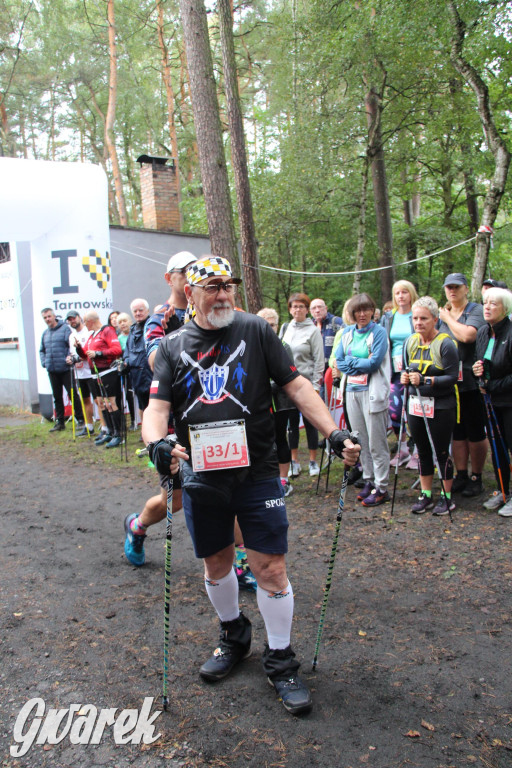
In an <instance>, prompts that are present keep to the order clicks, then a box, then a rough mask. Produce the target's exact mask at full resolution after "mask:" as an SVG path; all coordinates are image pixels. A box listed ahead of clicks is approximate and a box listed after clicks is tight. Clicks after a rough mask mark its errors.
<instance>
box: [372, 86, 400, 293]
mask: <svg viewBox="0 0 512 768" xmlns="http://www.w3.org/2000/svg"><path fill="white" fill-rule="evenodd" d="M380 102H381V99H380V97H379V95H378V94H377V92H376V91H375V90H374V89H373V88H370V89H369V91H368V93H367V95H366V99H365V103H366V116H367V121H368V152H369V156H370V159H371V164H372V165H371V167H372V183H373V198H374V205H375V217H376V219H377V239H378V243H379V253H380V257H379V265H380V266H381V267H387V269H383V270H382V271H381V273H380V285H381V302H382V304H384V303H385V302H386V301H389V300H390V299H391V294H392V287H393V283H394V282H395V268H394V266H391V265H393V234H392V229H391V213H390V210H389V196H388V182H387V178H386V162H385V159H384V148H383V146H382V136H381V129H380V122H381V103H380Z"/></svg>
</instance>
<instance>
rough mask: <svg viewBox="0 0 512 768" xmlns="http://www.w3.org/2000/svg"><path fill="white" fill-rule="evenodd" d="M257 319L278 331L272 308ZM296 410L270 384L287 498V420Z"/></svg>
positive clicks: (285, 346)
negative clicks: (261, 319) (262, 320)
mask: <svg viewBox="0 0 512 768" xmlns="http://www.w3.org/2000/svg"><path fill="white" fill-rule="evenodd" d="M257 314H258V316H259V317H262V318H263V319H264V320H266V321H267V323H269V325H271V326H272V328H273V330H274V331H275V333H277V331H278V330H279V315H278V314H277V312H276V310H275V309H272V307H263V309H260V311H259V312H258V313H257ZM283 346H284V348H285V349H286V351H287V352H288V354H289V355H290V359H291V361H292V362H293V355H292V351H291V349H290V347H289V346H288V344H286V342H284V341H283ZM295 410H296V408H295V405H294V404H293V402H292V401H291V400H290V398H289V397H288V395H287V394H286V392H285V391H284V390H283V389H282V388H281V387H278V386H277V384H276V383H275V382H274V381H273V382H272V411H273V414H274V429H275V434H276V449H277V461H278V463H279V475H280V477H281V485H282V486H283V491H284V495H285V496H289V495H290V493H291V492H292V491H293V487H292V485H291V484H290V481H289V480H288V470H289V468H290V461H291V457H292V455H291V451H290V445H289V443H288V420H289V419H290V417H291V416H292V415H293V413H294V411H295Z"/></svg>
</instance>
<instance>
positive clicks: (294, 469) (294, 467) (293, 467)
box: [288, 459, 301, 477]
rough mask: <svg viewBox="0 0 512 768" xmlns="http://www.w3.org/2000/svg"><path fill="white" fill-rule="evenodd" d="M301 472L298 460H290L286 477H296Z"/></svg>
mask: <svg viewBox="0 0 512 768" xmlns="http://www.w3.org/2000/svg"><path fill="white" fill-rule="evenodd" d="M300 473H301V466H300V464H299V462H298V461H293V459H292V460H291V462H290V469H289V470H288V477H298V476H299V475H300Z"/></svg>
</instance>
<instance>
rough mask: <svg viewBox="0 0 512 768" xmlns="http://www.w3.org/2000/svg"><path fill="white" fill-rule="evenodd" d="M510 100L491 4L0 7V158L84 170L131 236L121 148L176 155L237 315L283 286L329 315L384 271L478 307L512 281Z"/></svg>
mask: <svg viewBox="0 0 512 768" xmlns="http://www.w3.org/2000/svg"><path fill="white" fill-rule="evenodd" d="M226 12H227V13H228V16H226ZM191 14H192V16H194V15H195V21H196V22H197V23H198V24H199V26H198V27H196V29H194V27H193V24H192V25H191V24H190V23H189V22H190V15H191ZM203 18H204V24H205V29H206V35H207V41H208V43H209V46H208V49H209V50H208V51H206V52H204V51H203V54H204V56H203V60H199V61H198V60H197V59H196V58H194V59H193V46H194V42H197V39H198V38H199V37H200V32H198V31H197V30H198V29H200V25H201V24H202V20H203ZM226 18H229V23H228V24H227V25H226ZM227 27H229V29H228V28H227ZM187 36H188V39H187ZM191 46H192V47H191ZM230 46H232V51H233V52H234V58H232V60H231V64H234V73H235V78H236V87H235V91H236V94H235V96H236V98H235V107H236V104H237V103H238V106H239V112H240V120H241V121H243V131H242V141H241V149H240V143H239V144H238V148H237V145H236V143H235V139H236V120H235V122H233V119H232V118H233V115H235V118H236V110H235V111H234V112H233V93H232V88H231V89H230V79H229V76H230V72H229V67H230V58H229V50H230ZM210 52H211V59H210V61H208V57H209V55H210ZM196 53H197V49H196ZM210 66H211V68H212V72H213V77H211V74H210V70H209V67H210ZM194 70H195V73H194ZM232 74H233V71H232V72H231V75H232ZM197 75H198V76H199V79H201V78H202V80H203V82H208V83H209V84H211V85H213V86H214V88H215V96H216V99H215V101H216V105H218V116H219V118H220V120H219V122H218V131H219V135H220V142H221V146H220V149H219V148H218V147H217V148H215V147H214V145H211V144H209V141H210V139H212V136H213V139H215V135H214V134H215V131H216V130H217V128H216V124H215V123H216V120H215V119H207V120H206V134H205V133H204V131H203V130H201V131H200V130H199V125H200V120H201V109H202V106H203V105H202V104H201V101H200V100H201V98H202V96H201V95H197V93H196V95H195V96H194V93H193V90H194V88H193V82H194V76H197ZM191 85H192V89H191ZM230 91H231V99H230ZM511 94H512V13H511V11H510V4H509V3H508V2H499V0H429V1H427V0H415V2H414V3H411V2H410V1H409V0H382V2H376V1H374V2H367V0H266V1H265V0H253V1H252V2H249V1H247V2H243V1H242V2H238V3H237V2H235V3H233V2H232V1H231V2H230V0H218V2H214V1H213V0H212V1H211V2H208V3H207V4H206V6H205V5H204V3H203V0H181V1H180V2H178V1H177V0H123V1H122V2H121V1H120V0H51V1H50V0H0V155H4V156H11V157H20V158H37V159H44V160H59V161H92V162H95V163H100V164H101V165H102V166H103V168H104V169H105V171H106V173H107V177H108V180H109V215H110V220H111V223H114V224H115V223H117V224H122V225H125V226H126V225H127V226H142V215H141V198H140V182H139V173H138V167H137V163H136V159H137V157H138V156H139V155H140V154H143V153H147V154H149V155H155V156H164V157H169V158H173V159H174V162H175V166H176V168H177V171H178V179H179V182H180V190H179V194H180V200H181V202H180V207H181V216H182V222H183V223H182V229H183V231H185V232H195V233H208V232H209V234H210V236H211V237H212V247H213V249H214V250H215V242H216V233H215V227H216V226H217V225H216V223H215V222H218V221H220V222H221V225H220V226H221V228H222V227H227V229H228V230H229V229H230V228H231V232H232V233H236V235H235V237H236V240H234V242H236V241H237V240H238V241H241V242H242V256H241V262H242V270H241V271H242V273H243V275H244V277H245V278H246V281H247V282H249V283H251V282H252V284H253V285H254V286H255V287H254V290H253V291H252V292H250V293H249V300H248V305H249V307H248V308H249V309H251V310H252V311H254V310H256V309H259V306H258V305H261V304H263V305H269V304H270V305H274V306H276V307H278V308H279V310H280V311H281V314H282V317H283V319H285V318H286V299H287V297H288V295H289V294H290V293H291V292H292V290H303V291H305V292H307V293H308V294H309V295H310V296H311V297H313V296H318V295H320V296H322V297H323V298H324V299H325V300H326V301H327V303H328V305H329V308H330V309H331V311H335V312H337V313H339V312H341V308H342V306H343V303H344V301H345V300H346V299H347V298H348V297H349V296H350V295H351V293H352V292H357V291H359V290H366V291H368V292H369V293H371V294H372V295H373V296H374V297H375V299H376V300H377V302H378V303H382V302H384V301H385V300H386V299H388V298H390V288H391V285H392V282H393V281H394V280H395V279H398V278H405V279H408V280H411V281H412V282H414V283H415V284H416V285H417V287H418V290H419V293H420V294H425V293H428V294H431V295H433V296H434V297H435V298H437V299H442V292H441V286H442V279H443V277H444V275H446V274H447V273H449V272H453V271H464V272H466V274H467V275H468V277H470V278H471V279H472V289H473V293H474V295H475V296H476V295H478V293H479V288H480V285H481V282H482V280H483V279H484V278H485V277H487V276H489V275H491V276H492V277H495V278H497V279H504V280H506V281H507V282H508V284H509V285H512V260H511V255H512V243H511V237H510V234H511V232H512V229H511V226H510V225H511V223H512V205H511V197H510V191H511V181H510V178H509V173H508V170H509V165H510V156H511V151H512V140H511V138H510V137H511V123H512V111H511V104H512V100H511ZM216 109H217V107H216ZM210 129H211V131H212V136H208V131H209V130H210ZM238 138H240V137H238ZM212 147H213V148H212ZM235 150H236V156H235ZM240 152H241V154H242V161H243V160H244V158H245V166H246V171H247V172H246V174H245V176H246V181H247V185H248V186H247V189H249V185H250V196H249V197H248V198H247V196H246V197H244V196H243V194H242V192H241V190H242V189H243V186H242V187H241V186H240V183H242V182H240V181H239V178H242V179H243V176H244V163H243V162H242V164H241V166H239V163H238V161H239V160H240ZM205 158H207V159H210V160H211V161H213V164H214V167H215V169H221V170H222V171H223V172H224V171H225V174H226V183H227V184H228V185H229V188H228V197H227V198H222V196H221V195H219V194H217V193H215V192H214V193H213V194H212V192H211V191H210V192H209V191H208V184H209V180H210V172H209V171H206V170H205V168H206V165H205ZM234 160H236V162H234ZM240 167H241V169H242V171H241V173H242V176H241V177H239V176H237V173H239V168H240ZM237 169H238V170H237ZM208 197H210V208H209V207H208ZM226 199H227V202H226ZM235 200H237V201H238V206H236V205H235V204H234V201H235ZM251 201H252V202H251ZM205 203H206V204H205ZM212 206H213V208H212ZM215 208H217V210H215ZM246 214H248V217H249V218H248V220H249V222H253V223H252V224H249V227H248V230H247V227H246V224H244V222H245V216H246ZM251 227H252V229H251ZM479 229H481V230H482V231H481V232H480V233H479V234H478V231H479ZM244 231H249V240H250V239H251V236H252V238H253V240H254V242H256V241H257V255H253V256H252V257H251V255H250V254H249V255H246V249H249V250H250V243H249V244H247V242H246V240H245V239H244V235H243V232H244ZM491 231H493V236H492V237H491ZM465 241H467V242H465ZM217 242H219V241H218V240H217ZM458 243H464V244H462V245H457V247H455V248H452V246H455V245H456V244H458ZM227 250H229V248H228V249H227ZM440 251H441V253H439V252H440ZM429 254H436V255H434V256H429ZM230 255H231V256H232V254H230ZM421 257H425V258H421ZM251 258H252V261H251ZM418 259H420V260H418ZM251 263H252V264H253V265H258V266H259V269H254V268H251V267H249V266H248V265H249V264H251ZM264 267H274V268H277V269H281V270H283V271H276V272H273V271H269V270H267V269H265V268H264ZM382 267H386V269H382ZM364 270H373V271H366V272H365V271H364ZM332 272H338V273H339V272H350V273H352V272H355V273H356V274H346V275H344V276H333V275H328V274H326V273H332ZM300 273H320V274H315V275H313V274H300ZM258 275H259V281H258V280H257V276H258ZM254 281H256V284H255V282H254Z"/></svg>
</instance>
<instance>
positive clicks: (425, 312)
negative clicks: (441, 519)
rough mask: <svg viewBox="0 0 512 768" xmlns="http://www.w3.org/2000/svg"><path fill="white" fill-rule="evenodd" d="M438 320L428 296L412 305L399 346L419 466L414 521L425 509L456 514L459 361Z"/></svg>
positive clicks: (409, 417)
mask: <svg viewBox="0 0 512 768" xmlns="http://www.w3.org/2000/svg"><path fill="white" fill-rule="evenodd" d="M438 317H439V307H438V306H437V302H436V301H434V299H432V298H431V297H430V296H422V297H421V298H420V299H418V301H415V302H414V304H413V305H412V322H413V325H414V331H415V333H413V334H412V336H409V338H408V340H407V342H406V343H405V346H404V370H403V372H402V374H401V381H402V384H404V385H405V386H408V387H409V399H408V416H407V418H408V421H409V429H410V430H411V435H412V439H413V440H414V443H415V445H416V446H417V448H418V457H419V464H420V484H421V495H420V497H419V499H418V501H417V502H416V503H415V504H414V505H413V506H412V508H411V512H413V513H414V514H416V515H421V514H423V513H424V512H426V511H427V510H428V509H432V510H433V511H432V514H433V515H447V514H449V513H450V512H452V511H453V510H454V509H455V504H454V503H453V501H452V498H451V490H452V481H453V462H452V459H451V456H450V442H451V439H452V433H453V427H454V425H455V422H456V418H457V411H458V392H457V376H458V372H459V355H458V352H457V347H456V345H455V342H454V341H453V339H452V338H451V336H449V335H448V334H447V333H440V332H439V331H438V330H437V327H436V323H437V319H438ZM418 393H419V396H418ZM430 440H432V443H433V445H434V451H435V454H436V455H435V457H434V455H433V452H432V446H431V444H430ZM436 464H437V466H438V467H439V471H440V473H441V478H440V480H441V482H442V490H443V494H442V495H441V498H440V500H439V501H438V502H437V504H436V505H435V506H434V500H433V498H432V482H433V479H434V467H435V466H436Z"/></svg>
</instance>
